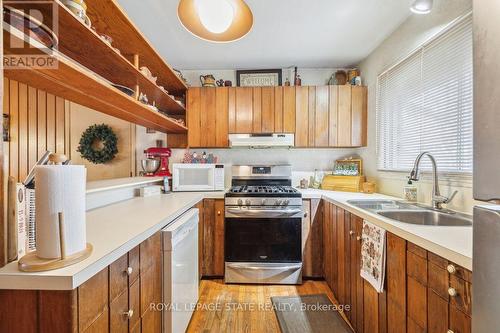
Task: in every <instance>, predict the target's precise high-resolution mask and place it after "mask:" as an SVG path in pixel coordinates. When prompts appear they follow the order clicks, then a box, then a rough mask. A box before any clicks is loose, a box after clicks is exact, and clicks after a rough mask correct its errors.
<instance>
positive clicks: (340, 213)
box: [335, 207, 348, 304]
mask: <svg viewBox="0 0 500 333" xmlns="http://www.w3.org/2000/svg"><path fill="white" fill-rule="evenodd" d="M336 214H337V221H336V225H337V233H336V236H337V237H336V238H335V242H336V245H337V246H336V247H337V256H336V262H337V281H338V282H337V294H336V295H337V300H338V301H339V303H340V304H347V283H348V282H347V280H346V276H347V274H346V271H347V267H346V257H347V256H348V253H346V246H345V235H346V230H345V211H344V210H343V209H342V208H340V207H336Z"/></svg>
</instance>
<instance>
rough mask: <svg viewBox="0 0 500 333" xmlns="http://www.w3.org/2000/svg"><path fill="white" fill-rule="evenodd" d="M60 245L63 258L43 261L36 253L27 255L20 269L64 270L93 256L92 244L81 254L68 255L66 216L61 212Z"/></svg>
mask: <svg viewBox="0 0 500 333" xmlns="http://www.w3.org/2000/svg"><path fill="white" fill-rule="evenodd" d="M58 220H59V244H60V248H61V257H60V258H55V259H43V258H39V257H38V256H37V253H36V251H33V252H30V253H28V254H26V255H25V256H24V257H22V258H21V259H19V261H18V263H17V264H18V268H19V270H20V271H23V272H42V271H50V270H53V269H58V268H63V267H66V266H70V265H73V264H76V263H78V262H80V261H82V260H84V259H87V258H88V257H89V256H90V255H91V254H92V250H93V247H92V244H90V243H87V247H86V248H85V249H84V250H83V251H80V252H77V253H74V254H72V255H70V256H67V255H66V240H65V239H64V214H63V213H62V212H59V214H58Z"/></svg>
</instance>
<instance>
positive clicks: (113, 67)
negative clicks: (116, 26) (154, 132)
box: [14, 0, 186, 115]
mask: <svg viewBox="0 0 500 333" xmlns="http://www.w3.org/2000/svg"><path fill="white" fill-rule="evenodd" d="M51 1H52V2H53V4H54V6H53V7H54V8H55V9H56V10H57V15H58V16H57V22H58V38H59V45H58V50H59V51H60V52H61V53H62V54H64V55H66V56H68V57H70V58H72V59H73V60H75V61H76V62H78V63H79V64H81V65H83V66H84V67H86V68H88V69H90V70H91V71H93V72H95V73H97V74H99V75H100V76H102V77H103V78H105V79H107V80H109V81H110V82H112V83H114V84H119V85H122V86H125V87H128V88H131V89H132V90H134V89H135V87H136V85H138V87H139V91H140V92H142V93H144V94H146V95H147V97H148V99H149V103H150V104H152V103H153V101H154V102H155V104H156V106H157V107H158V108H159V109H161V110H162V111H164V112H166V113H168V114H175V115H183V114H185V112H186V110H185V107H184V106H182V105H180V104H179V103H177V102H176V101H175V100H174V99H173V98H172V97H170V96H169V95H168V94H167V93H166V92H165V91H163V90H161V89H160V88H159V87H158V85H156V84H155V83H154V82H152V81H151V80H150V79H148V78H147V77H146V76H145V75H144V74H142V73H141V72H140V70H139V68H137V67H136V66H134V64H133V63H132V62H131V61H129V60H128V59H127V58H126V57H125V56H124V55H122V54H121V53H120V52H118V51H116V50H115V49H114V45H113V47H111V46H110V45H109V44H107V43H106V42H104V40H102V39H101V38H100V37H99V35H98V34H97V33H96V32H95V31H94V30H92V29H90V28H89V27H87V26H86V25H85V24H83V23H82V22H81V21H80V20H78V18H77V17H76V16H75V15H74V14H73V13H72V12H71V11H69V10H68V9H67V8H66V7H65V6H64V5H63V4H62V3H61V2H59V0H51ZM103 2H109V1H103ZM14 6H15V5H14ZM19 6H21V5H19ZM41 9H42V10H43V9H48V7H45V8H44V7H41ZM43 15H44V19H46V20H51V19H52V15H53V12H52V11H48V10H47V11H44V13H43ZM97 31H99V33H100V34H103V33H104V32H106V34H107V35H110V33H109V32H107V31H106V30H97ZM139 59H140V58H139ZM165 70H166V72H168V71H170V68H169V67H166V69H165ZM165 70H164V72H165ZM153 75H155V74H153ZM174 75H175V74H174ZM158 81H159V79H158ZM165 89H167V90H168V87H165ZM175 90H176V91H177V92H182V93H181V95H184V94H185V91H182V89H181V90H179V88H178V87H177V86H175ZM170 93H172V92H170Z"/></svg>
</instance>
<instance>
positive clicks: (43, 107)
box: [3, 78, 136, 182]
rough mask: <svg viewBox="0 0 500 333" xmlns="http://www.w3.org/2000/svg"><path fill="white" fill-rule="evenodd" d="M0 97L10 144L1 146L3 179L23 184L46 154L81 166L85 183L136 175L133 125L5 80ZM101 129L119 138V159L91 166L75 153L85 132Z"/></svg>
mask: <svg viewBox="0 0 500 333" xmlns="http://www.w3.org/2000/svg"><path fill="white" fill-rule="evenodd" d="M3 92H4V98H3V112H4V114H8V115H9V119H10V137H9V142H5V143H4V150H5V155H4V156H5V160H4V173H3V175H4V177H7V176H13V177H15V178H16V179H17V180H18V181H21V182H22V181H24V179H25V178H26V176H27V175H28V173H29V170H30V169H31V168H32V167H33V165H34V164H35V163H36V161H37V160H38V159H39V158H40V157H41V156H42V155H43V154H44V153H45V152H46V151H47V150H50V151H52V152H56V153H62V154H65V155H66V156H68V158H71V160H72V161H73V163H74V164H82V165H85V166H86V167H87V180H89V181H91V180H99V179H108V178H120V177H130V176H132V175H135V172H136V168H135V164H136V163H135V162H136V161H135V159H136V154H135V144H136V142H135V125H133V124H131V123H129V122H126V121H123V120H120V119H118V118H114V117H111V116H108V115H106V114H103V113H100V112H96V111H94V110H91V109H88V108H85V107H83V106H81V105H78V104H76V103H72V102H70V101H68V100H65V99H63V98H61V97H57V96H54V95H52V94H49V93H47V92H45V91H43V90H40V89H36V88H33V87H30V86H28V85H26V84H24V83H20V82H17V81H14V80H9V79H7V78H4V91H3ZM102 123H105V124H108V125H110V126H111V127H112V128H113V130H114V131H115V134H116V135H117V136H118V151H119V153H118V155H117V156H116V158H115V159H114V160H113V161H111V162H109V163H107V164H105V165H95V164H92V163H90V162H88V161H86V160H83V159H82V158H81V157H80V154H79V153H78V152H77V151H76V150H77V148H78V143H79V140H80V137H81V134H82V133H83V131H84V130H85V129H86V128H87V127H88V126H90V125H93V124H102Z"/></svg>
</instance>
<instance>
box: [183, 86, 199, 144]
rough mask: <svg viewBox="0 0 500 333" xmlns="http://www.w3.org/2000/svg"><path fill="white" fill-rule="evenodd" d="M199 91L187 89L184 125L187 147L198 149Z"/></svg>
mask: <svg viewBox="0 0 500 333" xmlns="http://www.w3.org/2000/svg"><path fill="white" fill-rule="evenodd" d="M201 90H202V88H189V90H188V92H187V103H186V125H187V127H188V128H189V130H188V145H189V146H190V147H200V145H201V118H200V117H201Z"/></svg>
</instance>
